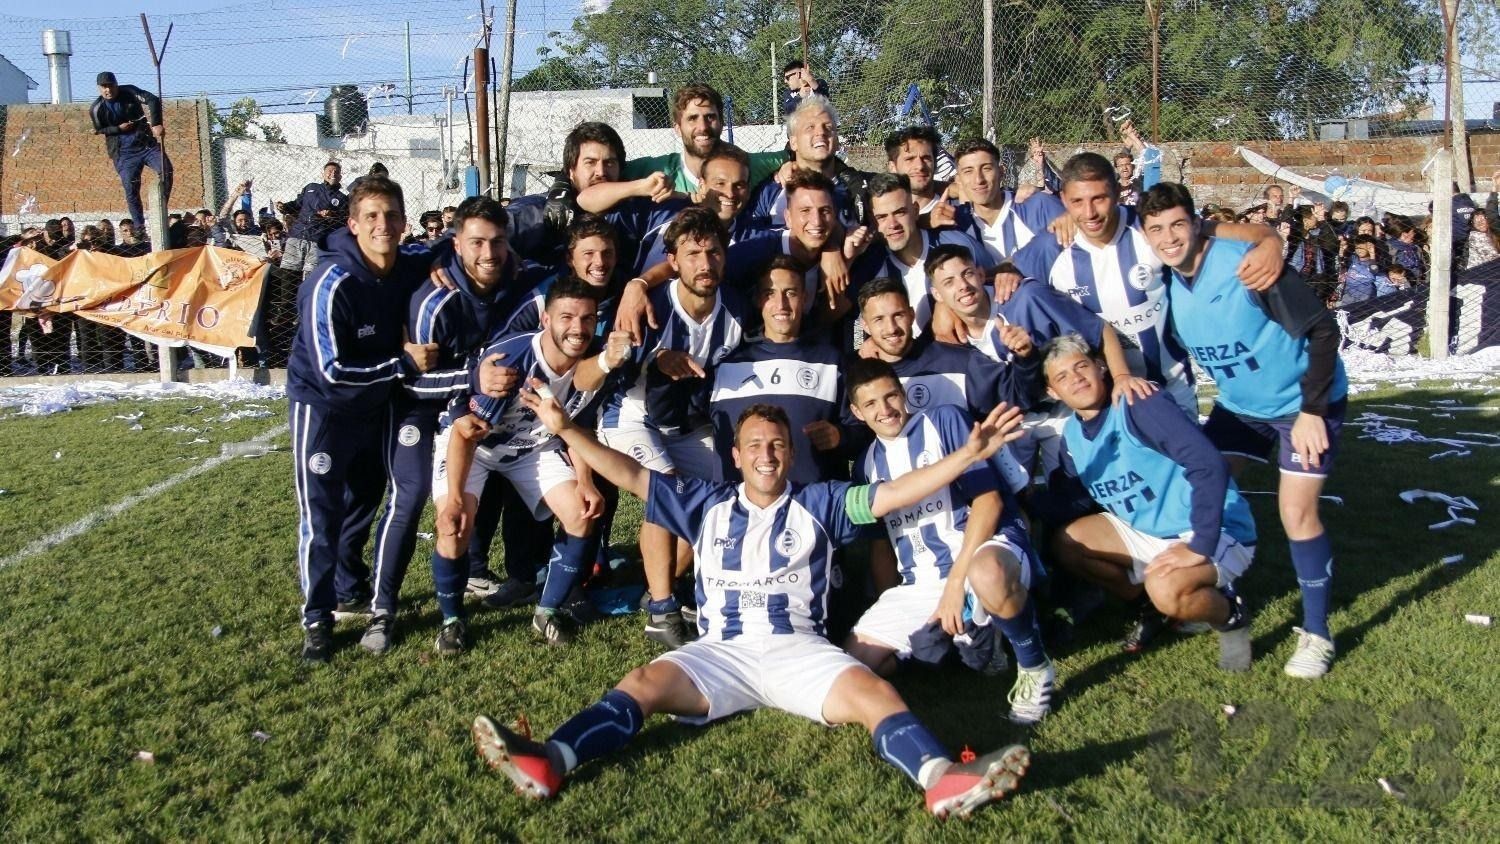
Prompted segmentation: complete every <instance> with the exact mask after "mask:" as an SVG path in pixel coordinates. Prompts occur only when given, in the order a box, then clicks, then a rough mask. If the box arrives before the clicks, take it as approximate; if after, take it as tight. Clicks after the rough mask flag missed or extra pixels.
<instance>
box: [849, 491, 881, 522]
mask: <svg viewBox="0 0 1500 844" xmlns="http://www.w3.org/2000/svg"><path fill="white" fill-rule="evenodd" d="M875 487H876V484H864V485H862V486H851V487H849V491H848V492H846V493H844V512H845V513H847V514H848V516H849V520H850V521H851V522H854V523H855V524H857V525H873V524H875V521H876V519H875V512H874V510H873V509H872V507H871V505H873V504H874V503H875Z"/></svg>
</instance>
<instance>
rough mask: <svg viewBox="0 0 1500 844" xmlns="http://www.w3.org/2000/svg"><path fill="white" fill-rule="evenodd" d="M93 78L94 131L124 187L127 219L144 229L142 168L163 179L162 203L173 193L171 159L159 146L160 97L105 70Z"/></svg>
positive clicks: (161, 135) (163, 133) (91, 110)
mask: <svg viewBox="0 0 1500 844" xmlns="http://www.w3.org/2000/svg"><path fill="white" fill-rule="evenodd" d="M94 81H95V82H96V83H98V85H99V96H98V98H96V99H95V100H94V104H93V105H92V106H90V107H89V117H91V118H92V119H93V121H94V134H96V135H103V136H104V149H105V151H106V152H108V153H109V159H110V161H113V162H114V164H115V171H116V172H117V173H119V174H120V183H121V184H122V185H123V186H124V187H125V207H126V208H127V209H129V211H130V219H131V220H133V221H134V222H135V227H136V228H137V229H144V228H145V226H146V214H145V211H144V210H143V209H142V208H141V171H142V170H143V169H145V168H147V167H150V168H151V169H152V170H155V171H156V176H157V178H159V179H161V181H162V197H163V202H162V204H163V205H165V204H167V203H166V200H167V199H168V198H170V197H171V196H172V162H171V161H170V160H169V159H168V158H167V152H166V149H165V148H164V147H163V146H162V140H163V138H164V137H165V136H166V130H165V129H164V128H163V127H162V123H161V100H160V99H158V98H157V96H156V95H155V94H152V93H151V92H149V91H143V90H141V89H140V88H137V87H136V86H134V85H121V84H119V83H118V82H116V81H115V75H114V74H113V73H111V72H109V71H107V70H106V71H104V72H103V73H100V74H99V76H98V77H96V78H95V80H94Z"/></svg>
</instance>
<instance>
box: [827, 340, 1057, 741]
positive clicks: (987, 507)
mask: <svg viewBox="0 0 1500 844" xmlns="http://www.w3.org/2000/svg"><path fill="white" fill-rule="evenodd" d="M847 377H848V383H849V396H850V405H851V407H852V409H853V411H854V415H855V416H856V417H858V418H859V419H860V421H862V422H864V423H865V424H866V425H868V426H870V429H871V430H872V431H874V432H875V437H876V439H875V442H874V443H872V444H871V445H870V448H869V450H868V451H867V452H866V453H865V456H864V459H863V461H862V462H860V463H859V464H858V465H857V466H856V467H855V469H856V474H857V477H858V479H859V480H862V481H866V482H878V481H889V480H891V479H892V478H898V477H901V476H902V475H904V474H906V473H907V472H910V471H912V470H913V469H917V468H919V467H922V466H926V465H928V464H930V463H932V462H934V461H936V460H938V459H940V458H943V457H945V456H947V455H949V454H953V453H954V452H957V451H960V450H961V449H962V448H963V447H964V436H965V428H967V427H968V423H967V421H966V419H965V417H964V415H963V412H962V411H960V410H959V409H958V408H956V407H954V406H952V405H939V406H936V407H932V408H929V409H927V410H925V411H921V412H919V413H911V412H909V411H908V410H907V408H906V392H905V391H904V390H903V389H902V388H901V381H900V379H898V378H897V377H896V372H895V370H894V369H892V368H891V365H890V364H888V363H886V362H885V361H881V360H870V359H860V360H858V361H856V362H855V363H853V364H852V365H851V366H850V367H849V373H848V376H847ZM885 526H886V533H887V535H889V537H890V540H891V545H893V546H894V547H895V549H896V558H897V566H898V568H899V569H900V575H901V583H900V585H897V586H893V587H892V588H890V589H887V590H885V592H883V593H881V595H880V598H879V599H878V600H877V601H876V602H875V605H874V606H873V607H870V609H869V610H867V611H866V612H865V614H864V615H863V616H862V617H861V618H860V619H859V621H858V622H856V623H855V625H854V632H853V633H852V634H851V635H850V637H849V641H848V642H847V644H846V648H847V649H848V651H849V652H850V653H851V654H853V655H854V656H855V657H857V658H858V659H859V661H860V662H863V663H864V664H865V665H868V666H870V667H871V668H872V669H874V670H875V672H876V673H878V674H881V675H886V676H888V675H890V674H891V673H893V672H894V671H895V669H896V664H897V660H898V659H901V658H906V657H908V656H910V655H911V653H912V646H913V643H912V639H913V637H914V636H916V635H917V634H919V633H921V632H922V631H923V630H924V628H926V627H927V626H928V624H929V622H933V621H936V622H938V623H940V624H941V625H942V628H943V632H945V633H947V634H948V635H949V636H956V635H958V634H960V633H962V632H963V630H964V617H963V616H964V609H965V607H966V605H967V604H968V599H969V596H970V595H972V596H973V597H974V598H976V599H977V601H978V605H979V606H978V608H976V609H975V611H974V613H973V615H974V621H975V623H976V624H978V625H981V626H982V625H983V624H986V623H988V621H989V618H991V617H993V618H994V619H996V620H998V623H999V627H1000V630H1001V631H1002V632H1004V633H1005V637H1006V638H1007V639H1009V640H1010V643H1011V647H1013V648H1014V649H1015V651H1016V662H1017V664H1018V666H1019V671H1018V673H1017V676H1016V685H1015V687H1014V688H1013V689H1011V692H1010V704H1011V710H1010V720H1012V721H1014V722H1015V723H1018V724H1034V723H1036V722H1037V721H1040V720H1041V719H1042V718H1043V717H1044V716H1046V714H1047V713H1048V712H1049V711H1051V708H1052V706H1051V700H1052V690H1053V685H1054V684H1055V683H1056V681H1057V671H1056V669H1054V668H1053V665H1052V661H1051V660H1049V659H1048V658H1047V654H1046V651H1044V650H1043V649H1042V637H1041V634H1040V633H1039V632H1038V631H1037V621H1036V608H1035V607H1034V606H1033V605H1032V602H1031V597H1030V595H1029V594H1028V593H1027V589H1028V587H1030V585H1031V572H1032V568H1033V566H1035V565H1037V561H1036V554H1035V551H1033V550H1032V547H1031V538H1030V536H1029V535H1028V534H1027V532H1026V526H1025V524H1024V523H1023V522H1022V521H1021V519H1020V508H1019V507H1017V505H1016V503H1015V501H1014V499H1012V498H1011V495H1010V490H1009V488H1008V487H1007V486H1006V484H1005V483H1004V481H1003V480H1002V479H1001V477H1000V473H999V472H998V471H997V470H996V469H995V467H994V466H993V465H991V464H989V463H987V462H986V463H976V464H974V465H972V466H969V467H967V468H966V469H965V470H964V471H963V473H962V474H960V475H959V476H958V478H957V479H956V480H954V481H953V482H952V483H950V484H947V485H945V486H943V487H940V488H938V489H937V490H936V491H934V492H932V493H931V494H929V495H927V496H925V497H923V498H922V499H921V500H920V501H918V502H916V503H915V504H914V505H912V506H910V507H906V508H901V509H899V510H894V511H892V512H891V513H890V514H889V516H888V518H886V519H885ZM995 647H997V648H998V647H1004V646H1003V645H1002V644H1001V643H1000V642H999V641H998V639H997V640H996V642H995Z"/></svg>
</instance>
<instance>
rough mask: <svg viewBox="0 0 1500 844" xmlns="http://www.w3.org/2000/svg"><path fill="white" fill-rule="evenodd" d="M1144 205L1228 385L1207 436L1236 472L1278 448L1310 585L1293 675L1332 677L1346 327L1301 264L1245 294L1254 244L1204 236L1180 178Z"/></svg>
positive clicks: (1300, 574) (1196, 334)
mask: <svg viewBox="0 0 1500 844" xmlns="http://www.w3.org/2000/svg"><path fill="white" fill-rule="evenodd" d="M1138 210H1139V213H1140V214H1141V226H1142V230H1143V231H1144V232H1145V234H1146V242H1147V243H1150V244H1151V248H1152V250H1153V251H1155V252H1156V254H1157V256H1158V257H1160V258H1161V260H1162V262H1163V263H1164V264H1166V265H1167V266H1168V267H1170V268H1171V275H1170V278H1169V281H1168V288H1167V296H1168V297H1169V298H1170V300H1171V303H1172V306H1171V308H1169V309H1168V311H1167V314H1168V317H1169V319H1170V320H1171V324H1172V331H1173V333H1174V334H1176V336H1177V338H1178V340H1180V341H1181V342H1182V345H1183V347H1184V348H1186V349H1187V350H1188V352H1189V353H1190V354H1192V356H1193V358H1194V359H1195V360H1197V361H1198V365H1199V366H1202V367H1203V369H1204V371H1206V372H1207V373H1208V374H1209V375H1210V376H1211V377H1212V378H1213V379H1214V382H1215V383H1216V384H1218V387H1219V395H1218V397H1217V398H1216V399H1215V400H1214V409H1213V411H1212V412H1210V413H1209V415H1208V421H1207V422H1206V423H1205V424H1204V426H1203V433H1204V434H1206V435H1208V438H1209V440H1211V441H1212V442H1213V443H1214V445H1216V446H1218V447H1219V450H1220V451H1222V452H1224V454H1225V456H1226V457H1228V458H1229V468H1230V471H1232V472H1234V473H1235V474H1238V473H1239V471H1240V470H1241V469H1243V468H1244V466H1245V461H1246V459H1250V460H1260V461H1264V460H1265V456H1266V454H1267V453H1269V452H1270V451H1271V450H1272V448H1273V447H1275V448H1276V449H1277V453H1278V455H1279V457H1280V460H1279V463H1280V466H1281V486H1280V489H1279V491H1278V493H1277V506H1278V507H1279V508H1280V510H1281V524H1282V527H1283V528H1284V529H1285V530H1286V537H1287V540H1288V542H1289V544H1290V545H1291V557H1292V567H1293V568H1294V569H1296V572H1297V585H1298V587H1300V589H1301V591H1302V627H1300V628H1297V647H1296V649H1295V650H1294V651H1293V652H1292V656H1291V659H1289V660H1287V663H1286V673H1287V674H1289V675H1291V676H1293V677H1302V678H1306V679H1315V678H1317V677H1322V676H1323V675H1324V674H1326V673H1328V666H1329V664H1330V663H1332V662H1333V634H1331V633H1330V632H1329V630H1328V599H1329V593H1330V591H1331V589H1332V584H1331V582H1332V580H1333V546H1332V544H1331V543H1330V542H1329V541H1328V534H1327V533H1326V532H1325V531H1324V530H1323V522H1322V520H1321V519H1319V518H1318V496H1319V494H1320V493H1322V491H1323V483H1324V482H1325V481H1327V480H1328V472H1329V470H1330V469H1331V468H1332V466H1333V457H1334V454H1335V453H1336V452H1337V450H1338V448H1337V447H1338V434H1339V428H1340V427H1341V426H1342V424H1343V421H1344V410H1345V405H1346V396H1347V393H1348V379H1347V377H1346V376H1345V374H1344V363H1343V361H1342V360H1340V359H1339V340H1340V337H1339V328H1338V324H1337V323H1336V322H1335V321H1334V318H1333V312H1332V311H1330V310H1328V309H1327V308H1326V307H1324V306H1323V303H1322V302H1320V301H1319V300H1318V296H1317V294H1316V293H1314V292H1313V290H1312V288H1310V287H1308V286H1307V283H1306V282H1305V281H1304V280H1303V279H1302V278H1301V277H1300V276H1298V275H1297V274H1296V273H1295V272H1293V271H1290V270H1287V271H1285V272H1283V274H1282V276H1281V278H1279V279H1278V280H1277V281H1276V284H1275V286H1273V287H1271V288H1270V289H1269V290H1267V291H1265V292H1263V293H1252V292H1251V291H1249V290H1247V289H1246V288H1245V286H1244V285H1243V284H1241V283H1240V278H1239V273H1238V271H1237V267H1238V265H1239V262H1240V260H1241V259H1242V258H1243V257H1244V255H1245V253H1246V252H1247V251H1249V248H1250V247H1249V244H1245V243H1240V242H1237V241H1232V240H1223V239H1219V238H1211V237H1208V236H1207V235H1205V234H1204V233H1203V227H1202V224H1201V223H1199V222H1198V220H1197V219H1196V217H1194V215H1193V197H1192V194H1190V193H1188V190H1187V188H1185V187H1183V186H1182V185H1179V184H1176V183H1174V182H1163V183H1161V184H1159V185H1157V186H1156V187H1154V188H1152V189H1151V190H1149V191H1147V192H1146V193H1145V195H1143V196H1142V197H1141V204H1140V207H1139V209H1138Z"/></svg>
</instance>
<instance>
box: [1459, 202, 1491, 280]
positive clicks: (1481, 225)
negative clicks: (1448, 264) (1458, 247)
mask: <svg viewBox="0 0 1500 844" xmlns="http://www.w3.org/2000/svg"><path fill="white" fill-rule="evenodd" d="M1463 246H1464V250H1463V253H1464V254H1463V262H1462V263H1461V264H1460V266H1461V267H1462V268H1463V269H1465V270H1471V269H1473V268H1475V267H1477V266H1479V265H1481V264H1488V263H1489V262H1491V261H1494V260H1497V259H1500V237H1497V236H1496V234H1495V225H1494V223H1493V222H1492V221H1491V220H1490V218H1489V215H1488V214H1486V213H1485V211H1484V209H1477V210H1475V211H1471V212H1470V213H1469V236H1468V238H1467V239H1466V240H1465V241H1464V244H1463Z"/></svg>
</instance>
